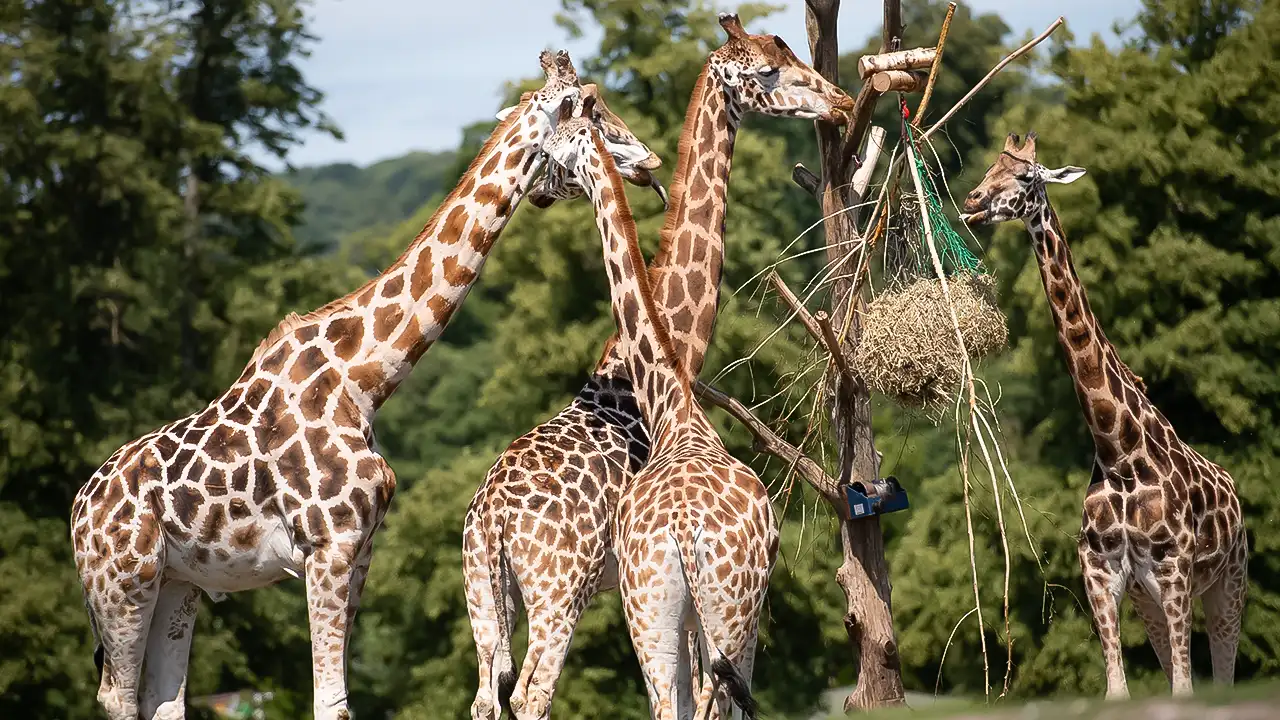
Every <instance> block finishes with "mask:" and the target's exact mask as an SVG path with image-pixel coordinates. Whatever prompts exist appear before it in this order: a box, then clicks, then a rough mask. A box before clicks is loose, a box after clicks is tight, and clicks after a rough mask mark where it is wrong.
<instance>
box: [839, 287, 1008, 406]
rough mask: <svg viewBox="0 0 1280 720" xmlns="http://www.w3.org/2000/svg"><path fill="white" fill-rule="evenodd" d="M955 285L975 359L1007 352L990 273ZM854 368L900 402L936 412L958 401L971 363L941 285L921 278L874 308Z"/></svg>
mask: <svg viewBox="0 0 1280 720" xmlns="http://www.w3.org/2000/svg"><path fill="white" fill-rule="evenodd" d="M949 282H950V285H951V288H950V289H951V302H952V304H953V305H954V307H955V311H956V319H957V320H959V323H960V334H961V336H962V337H963V338H964V345H965V350H967V351H968V353H969V357H971V358H973V359H975V360H976V359H978V358H980V357H983V356H985V355H988V354H990V353H992V352H995V351H997V350H1000V349H1001V348H1003V347H1004V345H1005V343H1006V342H1007V341H1008V339H1009V329H1008V327H1006V325H1005V319H1004V315H1003V314H1002V313H1001V312H1000V310H999V308H997V307H996V302H995V288H994V281H993V279H992V278H991V276H989V275H986V274H983V273H975V272H969V271H964V272H959V273H956V274H955V275H953V276H951V278H949ZM853 363H854V368H855V369H856V370H857V372H858V373H859V374H860V375H861V376H862V377H863V379H864V380H866V382H867V385H868V386H869V387H870V388H871V389H872V390H874V391H875V392H878V393H881V394H882V395H886V396H888V397H891V398H893V399H894V400H895V401H896V402H898V403H899V404H901V405H904V406H906V407H912V408H918V409H921V410H925V411H930V412H933V411H938V410H941V409H942V408H944V407H945V406H946V405H948V404H949V403H951V402H952V401H953V400H954V399H955V397H956V392H958V391H959V389H960V382H961V381H962V380H963V379H964V375H963V373H964V369H963V368H964V359H963V357H962V356H961V354H960V348H959V347H957V346H956V335H955V330H954V329H953V328H952V326H951V316H950V314H949V312H948V310H947V301H946V299H945V298H944V297H943V294H942V282H941V281H940V280H938V279H937V278H930V277H917V278H916V279H914V280H911V281H910V282H907V283H905V284H902V285H900V286H899V287H897V288H895V289H892V290H889V291H887V292H885V293H883V294H881V295H880V296H879V297H877V298H876V299H875V300H873V301H872V302H871V303H870V304H868V305H867V308H866V310H865V311H863V313H862V340H861V342H859V343H858V347H857V349H856V350H855V351H854V355H853Z"/></svg>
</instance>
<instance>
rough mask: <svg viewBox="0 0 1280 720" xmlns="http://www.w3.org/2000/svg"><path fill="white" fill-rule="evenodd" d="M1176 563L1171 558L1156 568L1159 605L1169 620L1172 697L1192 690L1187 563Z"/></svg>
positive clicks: (1189, 590) (1189, 594) (1187, 693)
mask: <svg viewBox="0 0 1280 720" xmlns="http://www.w3.org/2000/svg"><path fill="white" fill-rule="evenodd" d="M1179 560H1185V559H1184V558H1179ZM1178 564H1179V562H1178V561H1174V560H1170V561H1169V562H1167V563H1165V565H1166V566H1167V567H1162V568H1159V569H1157V571H1156V572H1157V580H1156V581H1157V582H1158V583H1159V585H1160V605H1161V606H1162V607H1163V608H1164V614H1165V617H1166V618H1167V622H1168V624H1169V678H1170V682H1171V683H1172V685H1173V694H1174V696H1175V697H1177V696H1184V695H1190V694H1191V589H1190V588H1189V587H1188V583H1187V577H1188V574H1187V573H1186V572H1185V570H1186V569H1189V567H1188V568H1185V569H1180V570H1175V569H1174V568H1175V567H1176V566H1177V565H1178ZM1181 564H1185V565H1187V566H1189V565H1190V562H1183V563H1181Z"/></svg>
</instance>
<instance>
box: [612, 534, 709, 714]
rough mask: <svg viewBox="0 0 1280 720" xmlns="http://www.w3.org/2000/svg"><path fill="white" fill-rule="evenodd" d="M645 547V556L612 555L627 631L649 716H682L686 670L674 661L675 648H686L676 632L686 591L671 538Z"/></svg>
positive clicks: (677, 653)
mask: <svg viewBox="0 0 1280 720" xmlns="http://www.w3.org/2000/svg"><path fill="white" fill-rule="evenodd" d="M646 550H647V551H648V556H647V557H645V558H641V559H639V561H630V562H626V561H623V559H622V558H618V560H619V563H620V567H619V571H620V572H619V575H620V582H619V589H620V590H621V591H622V608H623V610H624V612H625V615H626V619H627V630H628V631H629V632H630V634H631V645H632V647H634V648H635V651H636V656H637V657H638V658H639V660H640V669H641V671H642V672H643V673H644V680H645V688H646V690H647V691H648V695H649V714H650V716H651V717H652V720H675V719H676V718H680V719H681V720H685V718H688V717H689V714H690V707H689V706H688V705H684V706H682V705H681V704H680V699H681V698H680V692H679V686H680V684H681V682H682V681H681V679H680V675H681V674H685V675H689V674H690V673H691V671H692V668H691V667H690V666H689V665H686V666H684V667H681V665H680V656H681V655H682V651H681V646H682V645H684V646H686V647H687V641H686V637H685V634H684V632H682V631H683V630H684V629H685V628H684V626H685V618H686V613H687V612H688V611H689V590H688V587H687V586H686V584H685V580H684V576H683V573H682V572H681V570H680V565H679V552H680V551H679V549H678V548H677V547H676V546H675V543H674V542H671V541H669V540H668V541H665V542H660V543H656V544H655V545H653V546H650V547H648V548H646ZM623 563H625V565H624V564H623ZM637 568H643V572H641V571H640V570H638V569H637Z"/></svg>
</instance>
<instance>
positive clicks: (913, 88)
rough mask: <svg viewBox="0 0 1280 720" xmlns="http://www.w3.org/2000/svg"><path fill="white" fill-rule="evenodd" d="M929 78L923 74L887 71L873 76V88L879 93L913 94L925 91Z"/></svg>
mask: <svg viewBox="0 0 1280 720" xmlns="http://www.w3.org/2000/svg"><path fill="white" fill-rule="evenodd" d="M928 81H929V76H928V74H926V73H922V72H910V71H907V70H885V71H884V72H878V73H876V74H875V75H872V76H871V87H873V88H875V90H876V92H878V93H887V92H904V93H913V92H920V91H921V90H924V86H925V83H927V82H928Z"/></svg>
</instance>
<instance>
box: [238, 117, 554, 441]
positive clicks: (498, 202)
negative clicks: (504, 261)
mask: <svg viewBox="0 0 1280 720" xmlns="http://www.w3.org/2000/svg"><path fill="white" fill-rule="evenodd" d="M550 130H551V126H550V121H549V120H548V119H547V117H546V115H545V114H544V113H543V112H542V111H540V110H538V109H536V108H534V109H529V108H528V107H523V106H522V107H521V108H520V110H519V111H518V112H513V113H511V114H510V115H508V116H507V118H505V119H504V120H503V121H502V122H501V123H499V124H498V127H497V128H496V129H495V130H494V131H493V133H492V134H491V135H490V136H489V139H488V140H487V141H486V142H485V144H484V147H483V148H482V149H481V150H480V153H479V154H478V155H477V156H476V158H475V160H474V161H473V162H472V163H471V166H470V167H469V168H467V171H466V172H465V173H464V174H463V176H462V179H461V180H460V181H459V182H458V185H457V186H456V187H455V188H454V189H453V191H452V192H451V193H449V195H448V197H446V198H445V199H444V201H443V202H442V203H441V204H440V207H439V208H438V209H437V210H436V212H435V214H434V215H432V217H431V219H430V220H429V221H427V224H426V225H425V226H424V227H423V229H422V232H420V233H419V234H418V236H417V237H416V238H414V240H413V242H412V243H410V245H409V247H408V248H407V249H405V251H404V253H403V254H402V255H401V256H400V258H399V259H397V260H396V261H395V262H394V263H392V264H391V266H390V267H388V268H387V269H386V271H384V272H383V273H382V274H381V275H379V276H378V277H376V278H374V279H372V280H370V281H369V282H368V283H366V284H365V285H364V286H363V287H362V288H360V289H359V290H356V291H355V292H353V293H351V294H350V295H347V296H346V297H343V298H340V299H338V300H335V301H334V302H332V303H329V304H328V305H326V306H325V307H323V308H320V309H319V310H316V311H315V312H312V313H309V314H308V315H306V316H304V317H301V318H299V317H298V316H296V315H294V316H291V317H290V318H288V319H286V320H285V321H284V322H282V323H281V324H280V326H279V327H277V329H276V330H275V331H273V332H272V334H271V335H269V336H268V338H267V339H266V340H265V341H264V342H263V344H262V345H261V346H259V350H258V352H257V353H256V354H255V356H254V357H255V360H256V359H257V358H258V357H259V356H262V355H264V354H266V353H267V351H268V350H269V348H270V346H271V345H272V344H273V342H275V341H278V340H279V339H280V337H281V336H282V335H287V334H289V332H290V331H293V332H294V334H295V335H296V336H299V337H301V338H304V341H305V338H307V337H308V336H309V338H310V339H311V340H313V341H315V342H319V343H320V344H321V349H322V350H323V349H331V352H329V353H328V355H329V357H330V361H331V362H333V363H334V364H335V365H336V366H337V367H338V368H339V370H342V371H343V372H344V375H345V379H346V383H345V385H346V388H347V390H348V392H350V393H351V394H352V397H353V399H354V400H355V402H356V405H357V407H359V408H360V409H361V411H362V412H363V413H364V414H365V415H366V416H371V415H372V414H373V413H374V412H376V411H377V409H378V408H379V407H380V406H381V405H382V403H383V402H384V401H385V400H386V399H387V398H388V397H390V395H391V393H392V392H394V391H395V389H396V387H397V386H398V385H399V384H400V382H401V381H403V380H404V378H405V377H406V376H407V375H408V373H409V371H410V370H412V369H413V366H414V364H415V363H417V361H418V359H419V358H421V357H422V355H423V353H425V352H426V351H427V349H428V348H429V347H430V346H431V344H432V343H433V342H435V340H436V338H438V337H439V336H440V334H441V332H443V331H444V329H445V327H446V326H447V325H448V324H449V320H450V318H452V316H453V314H454V312H455V311H456V310H457V309H458V307H459V305H461V303H462V301H463V300H464V299H465V298H466V296H467V293H468V292H469V291H470V289H471V285H472V284H473V283H474V282H475V280H476V278H477V277H478V276H479V274H480V270H481V268H482V267H483V265H484V262H485V259H486V258H487V257H488V255H489V251H490V249H491V248H492V247H493V243H494V241H495V240H496V239H497V237H498V235H499V233H501V232H502V229H503V228H504V227H505V226H506V224H507V221H508V220H510V218H511V215H512V213H513V212H514V211H515V208H516V206H517V204H518V203H519V202H520V200H521V198H523V197H524V194H525V192H526V190H527V189H528V187H529V184H530V182H531V181H532V179H533V176H534V174H535V173H536V171H537V170H538V166H539V162H538V151H539V150H540V149H541V146H542V142H543V140H544V139H545V137H546V135H547V134H548V133H549V131H550ZM317 335H318V336H319V337H321V338H323V340H322V341H316V340H315V338H316V337H317Z"/></svg>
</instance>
